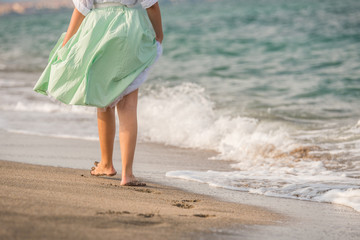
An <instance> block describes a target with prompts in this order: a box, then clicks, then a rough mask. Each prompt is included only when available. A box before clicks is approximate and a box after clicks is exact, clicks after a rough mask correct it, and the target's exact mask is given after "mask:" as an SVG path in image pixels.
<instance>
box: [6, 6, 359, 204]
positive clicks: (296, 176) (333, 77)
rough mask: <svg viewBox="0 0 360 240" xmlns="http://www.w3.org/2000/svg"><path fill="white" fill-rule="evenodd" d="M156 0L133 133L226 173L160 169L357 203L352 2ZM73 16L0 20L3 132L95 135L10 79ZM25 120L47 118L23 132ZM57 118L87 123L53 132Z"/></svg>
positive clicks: (27, 69) (355, 9) (31, 63)
mask: <svg viewBox="0 0 360 240" xmlns="http://www.w3.org/2000/svg"><path fill="white" fill-rule="evenodd" d="M160 4H161V7H162V14H163V22H164V30H165V40H164V42H163V47H164V55H163V57H162V59H160V61H159V63H158V64H157V65H156V66H155V68H154V70H153V72H152V73H151V76H150V78H149V79H148V81H147V83H146V84H145V85H144V86H142V88H141V96H140V106H139V119H140V126H139V128H140V140H141V141H152V142H159V143H164V144H169V145H175V146H179V147H191V148H198V149H210V150H214V151H216V152H218V155H216V156H214V159H215V160H232V161H233V164H232V167H233V168H234V172H230V173H221V172H216V171H215V172H214V170H215V169H212V168H211V161H209V170H212V171H210V172H202V173H199V172H193V171H191V168H190V167H189V168H188V169H179V171H178V172H170V173H168V176H169V177H180V178H185V179H190V180H196V181H201V182H205V183H209V184H211V185H215V186H220V187H226V188H230V189H234V190H241V191H249V192H253V193H258V194H265V195H271V196H279V197H291V198H296V199H303V200H314V201H329V202H338V203H342V204H345V205H349V206H352V207H353V208H355V209H357V210H359V209H360V190H359V188H360V181H359V179H360V121H359V120H360V108H359V103H360V101H359V97H360V77H359V76H360V28H359V26H360V1H357V0H344V1H336V0H321V1H320V0H318V1H313V0H300V1H295V0H287V1H285V0H252V1H250V0H248V1H245V0H223V1H174V2H169V1H161V0H160ZM71 12H72V11H71V9H58V10H46V9H42V10H39V11H36V12H33V13H31V14H22V15H19V14H9V15H4V16H0V42H1V44H0V74H1V75H0V80H1V82H0V86H1V90H0V91H1V97H0V100H1V103H0V110H1V111H2V116H0V120H1V121H0V125H1V124H2V127H3V128H6V129H8V130H17V131H25V132H35V133H41V134H49V135H61V136H73V135H74V136H75V135H76V137H82V138H96V126H92V125H93V122H91V120H90V119H91V118H92V117H94V116H93V113H92V112H89V111H85V110H84V111H83V110H76V111H75V112H76V113H78V115H74V116H73V117H72V118H71V121H70V123H69V116H68V114H67V113H68V110H64V109H63V108H62V107H59V106H58V105H54V103H52V102H49V101H48V100H47V99H46V98H42V97H41V96H37V95H36V94H34V93H33V92H31V88H32V86H33V84H34V83H35V81H34V79H30V78H29V79H26V78H23V77H19V76H17V77H11V76H12V75H14V76H15V75H17V74H19V73H21V74H23V73H25V74H29V75H30V74H32V75H33V76H36V75H37V74H38V75H40V73H41V71H42V70H43V68H44V66H45V65H46V63H47V57H48V54H49V51H50V50H51V48H52V47H53V45H54V44H55V42H56V40H57V39H58V37H59V36H60V35H61V33H62V32H64V31H66V29H67V25H68V23H69V20H70V17H71ZM14 116H16V117H17V119H18V120H16V121H15V122H13V121H10V119H11V118H13V117H14ZM25 116H26V117H25ZM40 116H41V117H40ZM54 116H56V120H55V117H54ZM29 117H30V118H31V119H37V118H39V117H40V119H43V120H44V121H45V120H46V122H49V121H50V122H51V121H52V124H48V123H46V124H44V123H43V122H41V124H40V123H39V124H38V125H37V124H35V123H34V125H32V126H31V128H29V127H26V126H25V124H22V122H21V121H22V120H21V119H23V121H26V119H27V118H29ZM84 119H85V120H84ZM141 119H144V120H143V121H141ZM65 122H66V123H67V124H68V125H69V126H73V125H71V124H79V123H81V124H84V125H86V126H87V127H84V128H83V129H82V130H76V131H75V132H74V131H72V130H71V129H72V128H71V127H68V128H61V132H59V131H60V130H58V129H57V128H55V129H54V124H55V123H59V124H62V123H65ZM185 170H186V171H185ZM336 199H341V201H340V200H336ZM339 201H340V202H339Z"/></svg>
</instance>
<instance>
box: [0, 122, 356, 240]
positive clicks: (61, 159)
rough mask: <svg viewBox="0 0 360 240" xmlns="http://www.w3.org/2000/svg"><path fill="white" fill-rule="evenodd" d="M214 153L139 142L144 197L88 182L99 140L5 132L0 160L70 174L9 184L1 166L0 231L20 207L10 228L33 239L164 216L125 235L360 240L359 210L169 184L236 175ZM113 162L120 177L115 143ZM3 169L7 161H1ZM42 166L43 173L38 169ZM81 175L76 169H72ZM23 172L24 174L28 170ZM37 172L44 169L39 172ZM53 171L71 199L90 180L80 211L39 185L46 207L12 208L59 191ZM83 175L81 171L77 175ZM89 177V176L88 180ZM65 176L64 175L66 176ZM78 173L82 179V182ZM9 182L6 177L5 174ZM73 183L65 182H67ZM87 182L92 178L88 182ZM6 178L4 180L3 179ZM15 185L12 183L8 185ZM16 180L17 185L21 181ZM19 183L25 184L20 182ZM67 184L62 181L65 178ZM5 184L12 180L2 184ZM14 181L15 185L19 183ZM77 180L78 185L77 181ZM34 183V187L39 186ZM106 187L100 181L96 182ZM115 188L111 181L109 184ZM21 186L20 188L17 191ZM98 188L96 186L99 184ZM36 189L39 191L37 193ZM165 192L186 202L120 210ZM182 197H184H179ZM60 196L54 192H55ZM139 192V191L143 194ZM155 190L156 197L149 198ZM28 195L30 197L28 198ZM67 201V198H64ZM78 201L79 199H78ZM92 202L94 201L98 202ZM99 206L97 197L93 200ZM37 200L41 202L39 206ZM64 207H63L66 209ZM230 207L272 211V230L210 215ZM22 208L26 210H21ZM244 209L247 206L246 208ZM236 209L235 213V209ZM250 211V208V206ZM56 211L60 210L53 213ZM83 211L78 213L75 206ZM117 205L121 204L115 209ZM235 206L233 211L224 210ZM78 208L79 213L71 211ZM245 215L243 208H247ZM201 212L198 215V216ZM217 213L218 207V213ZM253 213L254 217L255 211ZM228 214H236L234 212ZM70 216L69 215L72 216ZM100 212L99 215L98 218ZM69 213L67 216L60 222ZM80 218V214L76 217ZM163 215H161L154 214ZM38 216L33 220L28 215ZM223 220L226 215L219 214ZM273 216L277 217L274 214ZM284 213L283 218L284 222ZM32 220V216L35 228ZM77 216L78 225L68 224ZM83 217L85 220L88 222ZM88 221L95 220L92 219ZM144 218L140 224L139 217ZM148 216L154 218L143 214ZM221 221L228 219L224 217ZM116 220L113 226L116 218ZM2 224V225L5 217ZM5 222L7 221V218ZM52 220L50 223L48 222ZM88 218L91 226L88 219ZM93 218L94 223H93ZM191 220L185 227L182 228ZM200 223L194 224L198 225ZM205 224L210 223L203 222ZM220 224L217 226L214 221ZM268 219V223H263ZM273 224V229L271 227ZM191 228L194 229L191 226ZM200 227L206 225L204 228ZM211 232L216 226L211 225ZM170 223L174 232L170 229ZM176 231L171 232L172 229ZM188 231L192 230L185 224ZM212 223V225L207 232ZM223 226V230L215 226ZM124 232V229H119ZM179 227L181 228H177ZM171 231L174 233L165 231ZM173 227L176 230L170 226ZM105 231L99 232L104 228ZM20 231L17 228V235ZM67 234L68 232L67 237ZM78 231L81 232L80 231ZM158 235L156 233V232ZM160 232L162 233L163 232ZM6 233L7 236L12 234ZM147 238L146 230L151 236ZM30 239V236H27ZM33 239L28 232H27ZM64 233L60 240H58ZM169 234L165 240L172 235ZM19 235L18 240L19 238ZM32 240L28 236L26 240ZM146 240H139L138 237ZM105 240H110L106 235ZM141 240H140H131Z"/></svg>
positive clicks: (198, 185) (120, 236)
mask: <svg viewBox="0 0 360 240" xmlns="http://www.w3.org/2000/svg"><path fill="white" fill-rule="evenodd" d="M214 154H215V153H214V152H211V151H199V150H192V149H182V148H176V147H170V146H164V145H160V144H152V143H151V144H149V143H141V142H139V143H138V145H137V149H136V154H135V166H134V167H135V175H136V176H138V177H139V178H140V179H142V180H144V181H146V182H147V183H149V184H150V185H149V186H148V187H146V188H143V189H149V190H145V192H137V191H136V190H134V189H133V190H131V188H129V189H123V188H121V187H115V186H111V185H106V183H105V182H106V181H115V185H118V183H119V179H116V178H118V177H119V176H116V177H115V178H114V179H113V180H108V179H106V178H105V179H98V178H90V176H89V175H88V173H89V169H90V167H91V166H92V164H93V162H94V161H98V160H99V157H100V149H99V143H98V142H97V141H85V140H80V139H69V138H54V137H47V136H39V135H30V134H19V133H13V132H7V131H4V130H1V129H0V159H2V160H7V161H12V162H25V163H31V164H36V165H50V166H59V167H65V168H43V169H47V170H46V171H41V174H37V176H29V179H30V178H31V179H33V182H31V181H30V180H27V179H26V178H25V177H24V176H25V175H23V173H20V172H17V171H15V172H16V174H15V173H14V174H12V175H10V176H8V178H6V177H5V176H4V174H3V172H4V171H5V172H7V171H6V170H4V167H5V165H4V164H3V163H2V162H1V165H0V169H1V171H2V172H1V177H0V181H1V183H2V184H1V187H2V191H0V193H1V197H0V210H1V217H0V219H1V220H0V224H1V226H7V225H6V223H4V222H3V221H4V220H2V219H3V215H4V211H5V210H6V211H9V209H12V208H10V206H11V205H12V206H18V209H12V211H13V212H14V214H18V215H15V217H16V218H18V221H16V223H14V224H10V223H8V224H10V225H14V226H12V230H14V229H15V228H16V227H23V228H24V229H25V228H26V227H27V228H28V230H29V232H30V231H31V232H32V234H36V233H37V234H40V233H42V232H44V233H45V232H47V229H53V231H54V233H53V234H54V235H55V234H56V236H59V238H60V237H61V238H64V239H65V238H66V239H68V238H70V236H68V235H66V234H75V233H71V232H72V231H69V230H71V229H74V228H75V227H74V228H73V227H72V226H73V225H74V226H78V225H77V224H79V223H78V222H81V221H84V222H85V221H89V222H86V228H88V229H89V231H87V232H86V233H84V234H88V233H91V234H96V232H97V231H100V232H102V234H101V236H105V235H106V234H105V233H104V232H105V231H109V233H110V232H111V233H114V232H116V231H117V230H116V229H114V228H109V229H110V230H109V229H108V230H104V229H103V228H104V225H101V224H100V223H103V221H104V220H102V219H105V220H109V222H112V224H114V223H113V222H116V221H118V222H120V220H115V219H116V217H120V216H121V217H127V218H128V219H130V217H133V219H135V220H136V219H137V220H139V219H142V220H144V219H145V221H148V220H151V221H155V220H156V218H157V217H159V219H160V216H161V219H165V216H166V217H167V218H166V220H168V222H165V223H164V222H163V223H161V224H158V225H156V226H155V225H153V226H146V227H143V226H140V227H139V226H133V225H130V224H129V226H127V227H126V229H129V231H131V230H130V229H131V227H130V226H133V227H134V230H133V234H132V233H130V232H129V234H131V237H133V236H137V237H138V238H143V239H152V238H155V237H156V238H157V239H206V240H208V239H209V240H210V239H227V240H228V239H242V240H243V239H247V240H252V239H254V240H258V239H266V240H288V239H304V240H309V239H311V240H317V239H319V240H320V239H327V240H338V239H344V240H348V239H354V240H357V239H359V236H360V214H359V213H358V212H356V211H355V210H354V209H352V208H350V207H346V206H342V205H337V204H326V203H317V202H310V201H300V200H294V199H285V198H275V197H268V196H263V195H257V194H250V193H247V192H239V191H232V190H227V189H223V188H215V187H209V186H208V185H207V184H202V183H198V182H193V181H186V180H180V179H175V178H168V177H165V173H166V172H167V171H173V170H195V171H207V170H209V169H212V170H217V171H231V170H232V169H231V168H230V162H226V161H214V160H208V157H211V156H213V155H214ZM114 162H115V167H116V170H117V171H118V172H121V171H120V169H121V168H120V166H121V164H120V163H121V162H120V152H119V146H118V142H116V145H115V152H114ZM4 163H6V162H4ZM9 164H10V166H9V167H14V166H15V165H13V164H16V163H9ZM22 166H27V168H28V167H30V166H31V167H35V166H34V165H22ZM37 167H40V166H37ZM74 168H76V169H74ZM25 169H26V168H25ZM39 169H40V168H39ZM50 169H54V170H51V171H53V172H54V174H56V173H58V171H57V169H60V170H61V171H63V170H65V169H66V170H67V171H70V172H71V173H68V174H70V176H71V177H69V178H68V180H67V184H65V185H60V186H61V187H60V188H59V189H58V191H60V190H61V189H62V190H63V191H65V189H69V188H70V189H69V190H67V191H68V193H67V194H68V195H67V196H69V195H71V193H74V191H73V190H71V189H72V185H73V184H75V183H76V184H80V183H81V181H85V183H83V185H82V186H83V189H82V190H81V192H82V194H84V195H82V196H83V197H82V198H80V197H79V198H78V199H77V201H79V202H78V203H77V204H74V203H73V201H70V202H69V203H72V204H74V205H75V206H72V207H71V208H70V207H69V205H68V204H67V203H68V202H66V201H67V200H66V199H65V200H64V199H62V198H59V197H52V198H51V196H52V194H55V193H53V192H51V194H50V193H49V190H46V188H40V187H39V186H40V185H34V187H35V189H36V190H35V191H34V190H33V192H44V191H48V194H49V196H48V200H47V201H45V200H44V199H43V198H40V197H39V198H36V196H33V197H34V198H35V202H32V203H31V201H30V202H29V203H27V202H26V201H29V200H26V197H29V196H32V195H29V196H28V195H26V194H22V195H21V196H20V197H19V199H22V200H18V201H13V202H11V203H9V199H11V198H9V197H8V196H12V195H11V194H15V193H14V192H18V193H25V192H29V190H27V189H30V188H29V185H30V184H35V182H36V183H41V184H43V183H44V182H49V183H46V184H52V185H48V186H49V188H50V187H51V188H52V186H57V185H58V182H57V181H60V180H58V178H55V177H51V181H44V180H41V179H42V177H43V176H44V175H43V173H47V174H50V173H51V171H50ZM78 171H79V172H78ZM83 173H85V174H83ZM62 174H64V175H62V176H65V173H62ZM79 174H80V175H79ZM81 174H83V175H84V177H81ZM5 175H6V174H5ZM67 176H68V175H67ZM85 176H86V177H87V178H85ZM6 179H7V180H6ZM11 179H12V180H11ZM16 179H18V180H16ZM19 179H22V180H19ZM60 179H62V177H60ZM5 180H6V181H7V182H6V184H5ZM15 180H16V181H15ZM75 180H76V181H75ZM34 181H35V182H34ZM97 181H101V182H97ZM102 181H104V185H103V184H102ZM110 183H111V184H113V183H112V182H110ZM16 184H17V185H16ZM97 184H99V185H97ZM36 186H38V187H36ZM88 186H89V187H90V188H91V187H95V186H96V187H95V189H96V190H94V192H93V191H92V190H90V191H89V189H90V188H88ZM16 188H19V189H21V190H19V191H14V190H15V189H16ZM115 188H116V189H117V191H115V192H116V194H117V193H118V192H120V191H121V194H120V193H119V196H116V198H117V201H114V200H111V201H110V199H112V198H111V197H109V198H108V195H107V194H110V192H111V191H113V190H114V189H115ZM167 189H169V190H171V189H174V191H175V192H177V193H179V194H180V193H181V195H178V196H176V195H174V194H175V193H174V194H173V193H171V194H170V192H169V194H170V195H171V198H170V199H169V202H167V205H166V201H165V200H163V201H164V202H162V203H163V204H165V205H164V207H161V208H157V209H154V208H151V207H149V206H153V205H147V208H139V209H138V208H137V207H138V206H139V205H137V204H134V205H132V206H133V208H132V209H133V210H124V209H123V208H122V207H123V206H125V205H122V204H120V200H121V199H122V198H121V196H123V192H124V193H125V192H126V191H128V192H129V193H130V192H131V191H132V192H131V194H134V196H133V197H134V198H136V197H137V201H147V200H149V201H150V198H152V197H154V198H155V200H156V197H159V198H158V199H163V197H164V196H165V195H166V193H165V191H167ZM179 190H182V191H179ZM58 191H56V193H58ZM103 191H105V192H106V193H105V194H106V195H104V194H103V193H102V192H103ZM140 191H141V190H140ZM150 191H153V192H150ZM161 191H164V192H162V193H161V194H155V192H161ZM30 192H31V191H30ZM78 192H79V194H80V190H79V191H76V193H78ZM187 192H192V193H196V194H197V195H196V197H195V195H191V194H190V195H191V196H194V197H190V195H182V194H187ZM59 195H60V196H62V194H59ZM90 195H91V196H92V195H96V196H97V197H100V199H105V197H104V196H106V199H108V200H107V201H109V202H112V203H114V202H116V203H117V204H119V207H107V208H101V207H100V206H99V203H100V202H101V201H99V200H96V202H95V200H94V201H93V200H92V199H93V197H87V196H90ZM80 196H81V195H80ZM94 197H95V196H94ZM205 198H206V199H212V200H211V201H214V202H213V203H212V204H210V206H211V207H209V208H206V207H205V205H202V204H205V203H206V202H207V201H205V200H204V199H205ZM36 199H37V200H36ZM69 199H72V200H73V199H74V197H73V196H69ZM94 199H95V198H94ZM197 199H200V200H203V201H201V202H184V203H185V204H190V205H193V206H194V207H193V208H190V209H182V208H179V207H176V206H173V205H172V204H182V200H197ZM37 201H38V202H37ZM62 201H65V202H62ZM156 201H158V202H161V201H159V200H156ZM229 201H231V202H233V204H235V205H236V206H239V207H241V206H242V207H245V206H247V207H249V209H250V208H252V209H254V208H255V209H258V210H259V211H260V212H262V211H265V212H268V214H270V215H271V218H273V219H272V220H271V221H270V222H268V223H259V224H257V223H256V220H255V219H253V220H254V221H255V222H252V223H251V220H250V219H248V220H250V223H246V221H247V220H246V219H237V220H236V221H233V220H231V221H230V222H231V224H228V222H227V221H229V220H224V219H226V217H224V218H221V219H220V213H219V212H216V213H214V214H212V213H210V211H208V210H209V209H210V210H211V209H214V208H213V207H219V206H221V211H225V210H224V206H225V205H224V203H225V202H229ZM8 203H9V204H10V206H8V207H6V208H5V204H8ZM54 203H59V204H58V205H54ZM22 204H23V205H22ZM243 204H245V205H243ZM235 205H232V206H235ZM250 205H251V206H252V207H250ZM54 206H56V207H54ZM77 206H78V207H77ZM116 206H117V205H116ZM200 206H203V207H204V208H200ZM226 206H230V205H226ZM127 207H129V208H130V205H127ZM73 208H75V209H73ZM245 208H246V207H245ZM67 209H73V210H74V211H70V210H67ZM77 209H80V210H81V211H80V213H79V214H77V213H76V211H77ZM168 209H172V210H177V211H180V212H185V213H187V214H188V215H189V216H186V217H185V216H177V215H176V214H175V213H174V214H175V215H176V216H175V215H172V216H173V217H174V219H175V220H174V222H171V221H170V219H172V218H171V216H169V215H166V212H167V211H168ZM200 209H201V211H200ZM216 209H217V208H216ZM35 210H37V211H38V212H37V214H40V213H42V214H43V215H38V217H36V216H37V215H36V214H35V213H34V212H33V211H35ZM43 210H44V211H45V210H47V211H50V212H49V213H48V214H49V215H47V214H46V212H42V211H43ZM62 210H64V211H65V212H66V213H67V214H69V217H66V216H67V215H65V214H64V213H63V212H62ZM258 210H255V211H258ZM268 210H270V211H268ZM123 211H128V212H130V213H131V214H132V215H131V214H127V213H123ZM229 211H232V210H230V209H229ZM69 212H70V213H69ZM97 212H99V213H98V214H97ZM244 212H246V211H245V210H241V211H240V215H241V216H243V215H242V214H243V213H244ZM61 213H62V214H64V215H65V216H63V215H61ZM75 213H76V214H75ZM157 213H158V214H159V215H160V216H158V215H156V214H157ZM31 214H34V215H31ZM138 214H145V215H146V214H150V215H151V214H154V216H152V217H150V218H146V217H145V216H144V215H140V216H138ZM193 214H209V215H215V217H210V216H209V217H208V218H200V217H195V216H193ZM222 214H223V213H222ZM274 214H275V215H274ZM278 214H280V215H281V216H279V215H278ZM178 215H184V214H182V213H180V214H178ZM6 216H10V215H9V214H6ZM30 216H32V219H31V221H30V220H29V219H30ZM57 216H62V218H61V219H58V220H56V221H57V222H56V221H55V220H54V219H55V217H57ZM71 216H73V218H72V217H71ZM83 216H84V217H83ZM89 216H91V217H89ZM141 216H142V217H143V218H141ZM146 216H149V215H146ZM221 216H223V215H221ZM94 218H98V219H100V220H101V221H100V220H99V221H98V222H91V221H92V220H93V219H94ZM112 218H114V219H112ZM4 219H5V218H4ZM6 219H8V218H6ZM14 219H15V218H13V220H11V217H10V220H9V219H8V220H9V221H15V220H14ZM35 219H36V221H37V223H42V225H38V227H34V226H35V225H36V224H35V225H34V224H33V223H35V222H36V221H35ZM49 219H53V220H51V221H50V220H49ZM85 219H87V220H85ZM88 219H90V220H88ZM194 219H196V220H198V221H200V222H196V223H195V224H192V222H190V220H194ZM185 220H186V221H185ZM196 220H195V221H196ZM203 220H205V221H203ZM217 220H219V221H218V222H217V223H216V222H215V221H217ZM261 220H264V219H261ZM25 221H27V223H29V222H31V224H29V225H26V224H24V223H26V222H25ZM45 221H49V222H52V223H51V224H50V223H49V224H47V223H45ZM176 221H185V222H183V224H184V225H181V224H182V223H181V222H179V224H177V222H176ZM272 221H275V222H272ZM187 222H189V223H188V224H187ZM200 223H201V224H200ZM209 223H211V224H214V225H211V224H209ZM167 224H170V225H167ZM171 224H173V225H171ZM186 224H187V225H186ZM205 224H209V225H205ZM218 224H219V225H218ZM119 225H120V224H119ZM180 225H181V226H180ZM166 226H169V227H168V228H166ZM170 226H171V227H170ZM101 227H102V228H101ZM19 229H20V228H19ZM57 229H59V230H57ZM64 229H65V230H66V231H65V232H63V230H64ZM79 229H81V227H79ZM145 229H152V230H149V232H151V231H155V232H156V234H155V233H154V235H149V234H148V232H142V231H145ZM154 229H155V230H154ZM160 229H161V231H160ZM166 229H167V230H169V229H170V232H167V233H166V231H167V230H166ZM5 230H7V228H4V227H0V239H3V238H4V239H7V238H5V237H2V236H4V235H1V234H5ZM7 231H9V230H7ZM146 231H147V230H146ZM25 233H26V232H25ZM14 234H16V235H14V236H12V237H11V239H16V238H22V239H24V238H23V237H22V235H21V234H24V233H23V231H16V232H15V233H14ZM26 234H29V233H26ZM61 234H63V235H61ZM116 234H118V236H117V239H123V238H125V237H126V234H127V232H126V233H125V231H122V232H121V233H116ZM144 234H146V237H145V238H144V237H143V235H144ZM167 234H168V235H167ZM17 236H18V237H17ZM27 236H30V235H27ZM141 236H142V237H141ZM105 237H106V236H105ZM36 238H40V239H41V238H47V239H48V237H40V236H36ZM76 238H79V239H81V238H88V236H87V235H77V236H76ZM26 239H31V238H30V237H26ZM134 239H136V238H134Z"/></svg>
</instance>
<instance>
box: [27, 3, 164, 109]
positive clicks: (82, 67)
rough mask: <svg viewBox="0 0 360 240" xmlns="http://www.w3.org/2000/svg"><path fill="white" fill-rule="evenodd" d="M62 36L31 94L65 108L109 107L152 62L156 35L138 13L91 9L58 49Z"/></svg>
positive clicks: (134, 10) (122, 8) (117, 8)
mask: <svg viewBox="0 0 360 240" xmlns="http://www.w3.org/2000/svg"><path fill="white" fill-rule="evenodd" d="M65 34H66V32H64V33H62V35H61V36H60V38H59V40H58V41H57V43H56V45H55V47H54V48H53V49H52V51H51V52H50V56H49V61H48V64H47V66H46V68H45V70H44V71H43V73H42V74H41V76H40V78H39V80H38V81H37V83H36V85H35V87H34V91H36V92H38V93H41V94H44V95H50V96H51V97H53V98H55V99H57V100H59V101H61V102H63V103H66V104H71V105H85V106H95V107H100V108H104V107H107V106H109V105H110V104H111V103H113V101H115V100H116V99H117V98H118V97H119V96H120V95H121V93H123V92H124V90H125V89H126V88H127V87H128V86H129V85H130V84H131V83H132V82H133V81H134V80H135V79H136V78H137V76H139V75H140V74H141V73H142V72H143V71H144V70H146V69H147V68H148V67H149V66H151V64H153V63H154V61H155V59H156V57H157V42H156V40H155V33H154V31H153V29H152V28H151V24H150V22H149V20H148V19H147V17H146V15H145V14H144V12H143V11H142V10H141V9H137V8H128V7H126V6H111V7H105V8H96V9H93V10H91V12H90V13H89V14H87V15H86V17H85V19H84V20H83V22H82V23H81V25H80V27H79V29H78V31H77V32H76V34H74V35H73V36H72V37H71V38H70V39H69V41H68V42H67V43H66V44H65V45H64V46H63V47H61V45H62V43H63V40H64V37H65Z"/></svg>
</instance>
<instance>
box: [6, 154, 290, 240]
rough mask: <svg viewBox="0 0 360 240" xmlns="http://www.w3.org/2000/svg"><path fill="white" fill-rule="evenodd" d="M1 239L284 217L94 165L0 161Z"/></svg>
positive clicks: (188, 234) (197, 228)
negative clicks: (94, 171) (129, 180)
mask: <svg viewBox="0 0 360 240" xmlns="http://www.w3.org/2000/svg"><path fill="white" fill-rule="evenodd" d="M0 164H1V167H0V175H1V178H0V183H1V184H0V199H1V202H0V212H1V213H0V215H1V219H0V225H1V230H0V239H100V238H101V239H106V238H108V239H110V238H113V237H114V236H116V239H125V238H131V239H198V237H199V234H204V233H206V234H211V233H212V232H216V231H219V230H220V229H224V228H226V229H232V228H234V229H238V228H239V226H240V225H251V224H256V225H269V224H276V222H277V221H279V220H280V219H283V217H282V216H281V215H280V214H276V213H274V212H272V211H269V210H266V209H263V208H260V207H253V206H249V205H242V204H236V203H229V202H223V201H219V200H216V199H214V198H211V197H206V196H204V195H200V194H194V193H189V192H184V191H180V190H178V189H176V188H174V187H167V186H162V185H159V184H154V183H148V185H147V186H146V187H123V186H120V185H119V184H120V178H119V177H117V176H115V177H94V176H91V175H90V174H89V171H86V170H79V169H70V168H60V167H48V166H39V165H31V164H24V163H15V162H8V161H0Z"/></svg>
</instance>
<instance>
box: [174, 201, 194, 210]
mask: <svg viewBox="0 0 360 240" xmlns="http://www.w3.org/2000/svg"><path fill="white" fill-rule="evenodd" d="M172 205H173V206H175V207H179V208H184V209H190V208H193V207H194V206H193V205H191V204H187V203H184V202H180V201H173V204H172Z"/></svg>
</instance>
